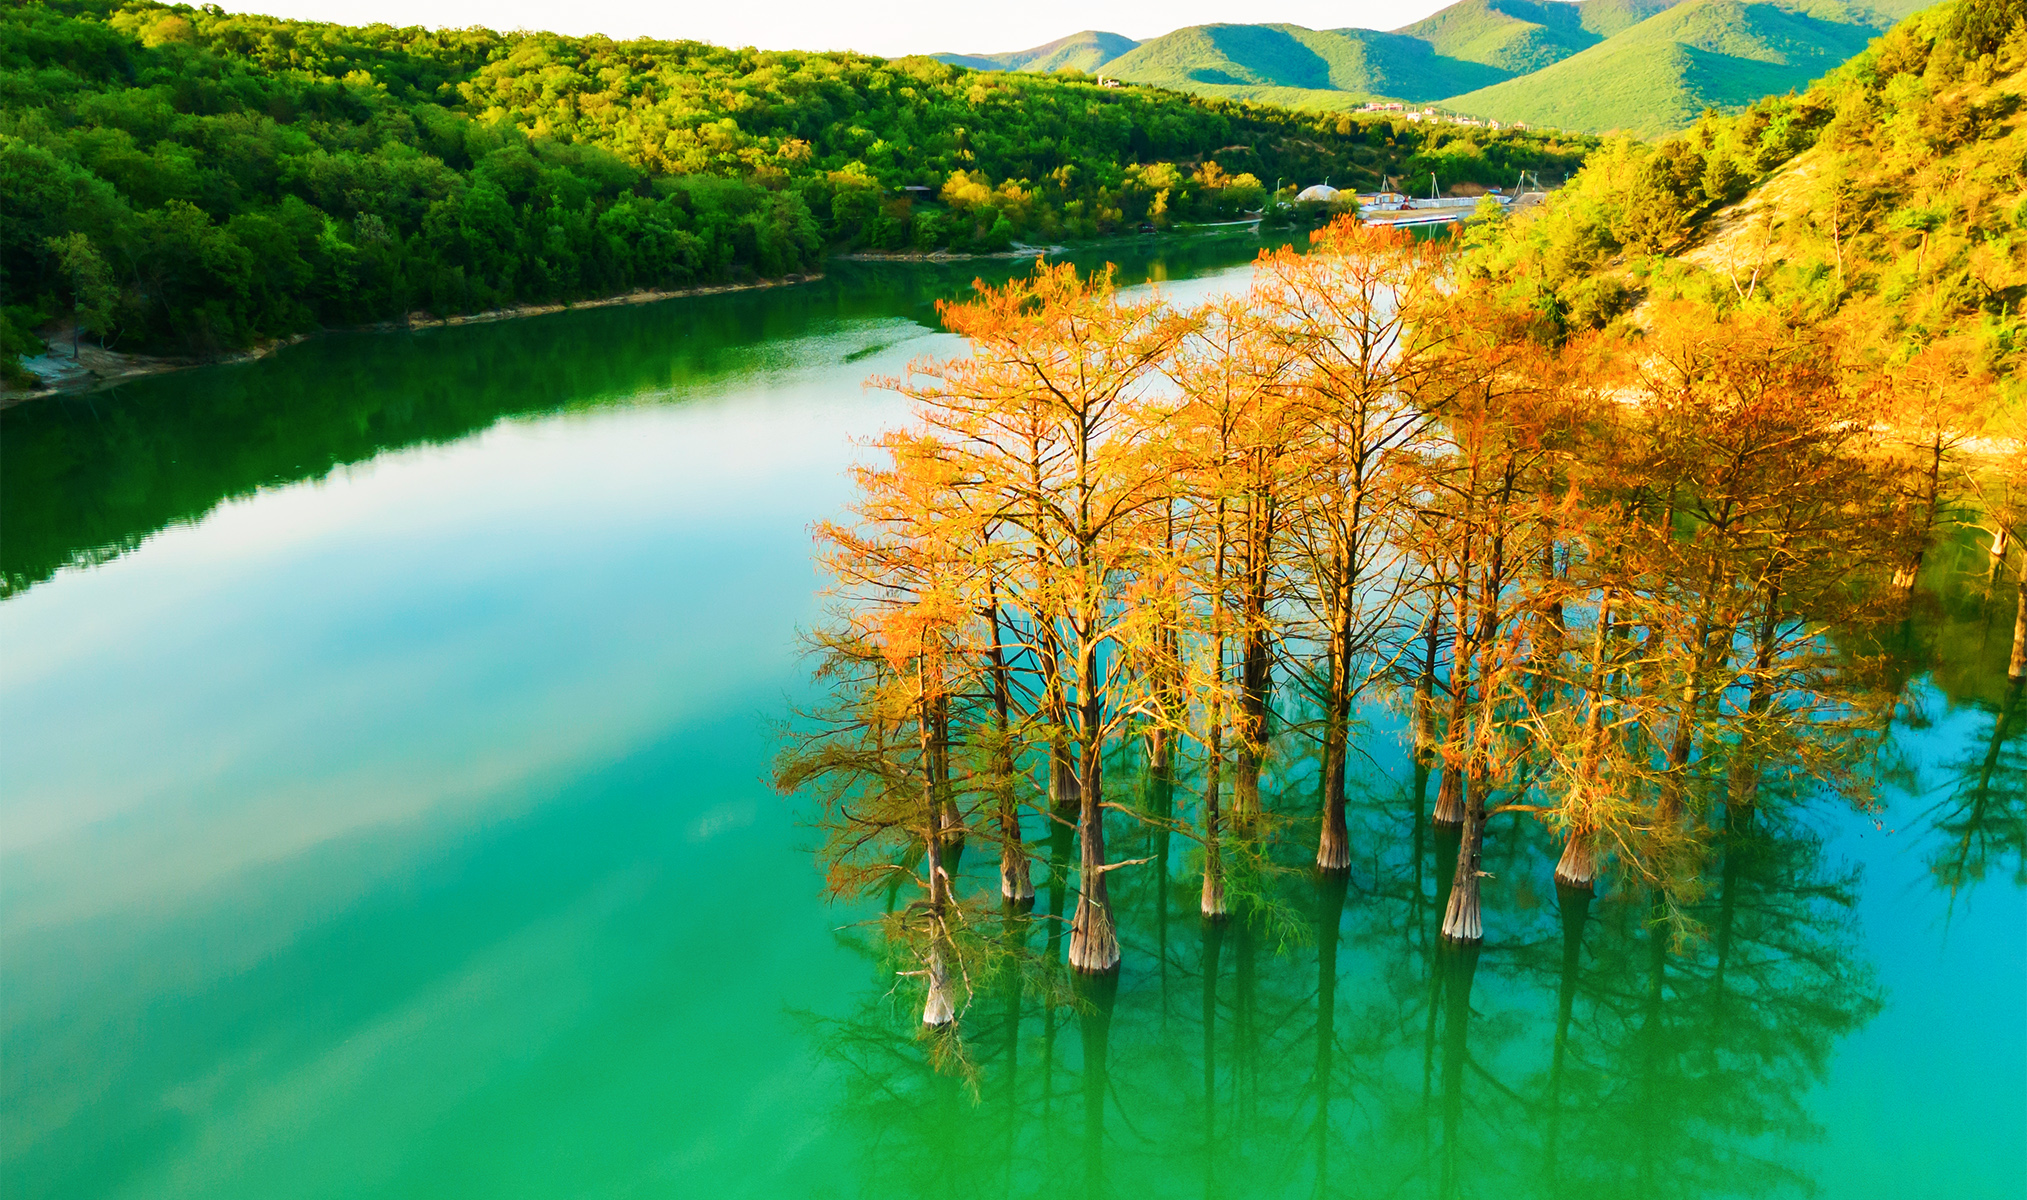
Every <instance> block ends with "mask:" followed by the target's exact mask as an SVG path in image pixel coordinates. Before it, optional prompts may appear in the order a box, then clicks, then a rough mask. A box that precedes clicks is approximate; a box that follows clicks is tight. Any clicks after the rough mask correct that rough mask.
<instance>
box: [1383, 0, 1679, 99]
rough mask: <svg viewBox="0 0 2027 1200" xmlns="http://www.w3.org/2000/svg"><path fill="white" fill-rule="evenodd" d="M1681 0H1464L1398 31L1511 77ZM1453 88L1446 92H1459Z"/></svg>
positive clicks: (1592, 43)
mask: <svg viewBox="0 0 2027 1200" xmlns="http://www.w3.org/2000/svg"><path fill="white" fill-rule="evenodd" d="M1680 2H1681V0H1581V3H1576V4H1569V3H1561V2H1559V0H1545V2H1543V0H1459V3H1456V4H1452V5H1451V6H1449V7H1448V8H1445V9H1443V10H1442V11H1440V12H1437V13H1434V14H1433V15H1431V16H1428V17H1426V18H1424V19H1422V20H1420V21H1417V22H1415V23H1414V24H1412V25H1404V26H1402V27H1401V28H1400V29H1399V30H1396V32H1397V33H1400V34H1403V35H1405V36H1407V37H1412V38H1417V39H1420V40H1421V41H1424V42H1427V43H1428V45H1429V47H1430V49H1431V50H1432V51H1434V52H1435V53H1436V54H1438V55H1442V56H1445V57H1448V58H1452V59H1457V60H1461V61H1464V62H1475V63H1483V64H1484V65H1486V66H1490V67H1496V68H1498V69H1500V70H1502V71H1505V72H1507V73H1508V74H1509V75H1525V74H1528V73H1530V72H1533V71H1539V70H1541V69H1542V68H1543V67H1546V66H1549V65H1550V64H1552V63H1557V62H1560V61H1562V60H1563V59H1565V58H1568V57H1570V56H1571V55H1574V54H1578V53H1580V52H1582V51H1584V50H1588V49H1590V48H1591V47H1592V46H1595V45H1597V44H1598V43H1599V42H1601V41H1603V40H1605V39H1606V38H1608V37H1611V36H1612V35H1614V34H1616V33H1619V32H1620V31H1622V30H1625V29H1629V28H1631V27H1632V26H1634V25H1637V24H1639V23H1640V22H1641V21H1643V20H1646V19H1647V18H1648V17H1650V16H1653V15H1654V14H1655V13H1657V12H1660V11H1662V10H1663V9H1666V8H1668V7H1670V6H1672V5H1674V4H1678V3H1680ZM1458 90H1462V89H1455V88H1453V89H1451V91H1450V92H1448V93H1446V95H1455V94H1456V92H1457V91H1458Z"/></svg>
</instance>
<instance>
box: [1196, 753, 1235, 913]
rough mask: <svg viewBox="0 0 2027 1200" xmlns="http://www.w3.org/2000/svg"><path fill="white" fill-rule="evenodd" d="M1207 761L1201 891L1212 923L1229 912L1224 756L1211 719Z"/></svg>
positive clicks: (1206, 911)
mask: <svg viewBox="0 0 2027 1200" xmlns="http://www.w3.org/2000/svg"><path fill="white" fill-rule="evenodd" d="M1209 741H1210V757H1209V760H1208V761H1207V762H1205V764H1204V814H1203V816H1204V890H1203V904H1202V907H1203V914H1204V916H1206V917H1208V918H1210V919H1211V920H1213V921H1222V920H1224V919H1225V916H1226V914H1227V912H1228V911H1229V910H1228V909H1227V908H1226V907H1225V860H1224V831H1223V829H1222V828H1221V826H1222V824H1223V821H1224V817H1223V814H1222V813H1221V812H1220V811H1219V809H1218V788H1219V786H1220V780H1219V776H1220V775H1221V774H1222V772H1223V769H1224V761H1223V760H1224V753H1223V747H1222V746H1221V743H1222V741H1223V730H1222V729H1220V728H1219V727H1218V725H1217V724H1216V723H1215V718H1213V724H1212V725H1211V732H1210V738H1209Z"/></svg>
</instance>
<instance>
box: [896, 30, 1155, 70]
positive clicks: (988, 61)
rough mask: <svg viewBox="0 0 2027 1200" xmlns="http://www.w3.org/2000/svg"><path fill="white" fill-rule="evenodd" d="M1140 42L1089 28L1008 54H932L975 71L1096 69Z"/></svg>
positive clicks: (939, 59)
mask: <svg viewBox="0 0 2027 1200" xmlns="http://www.w3.org/2000/svg"><path fill="white" fill-rule="evenodd" d="M1139 44H1140V43H1139V42H1136V41H1134V40H1133V39H1132V38H1130V37H1124V36H1121V35H1120V34H1116V33H1106V32H1104V31H1102V30H1097V29H1086V30H1083V31H1081V32H1079V33H1073V34H1071V35H1070V36H1069V37H1062V38H1057V39H1056V40H1055V41H1053V42H1048V43H1046V44H1044V45H1040V46H1036V47H1033V48H1032V49H1028V50H1014V51H1009V52H1008V53H1005V54H932V55H930V57H931V58H934V59H936V60H937V61H938V62H946V63H949V64H950V65H951V66H953V67H970V68H971V69H972V70H974V71H1039V72H1043V73H1047V72H1049V71H1061V70H1064V69H1066V68H1068V69H1072V70H1078V71H1084V72H1087V73H1094V72H1096V71H1097V70H1098V68H1099V67H1102V66H1104V65H1105V64H1106V63H1109V62H1111V61H1112V60H1113V59H1115V58H1118V57H1119V56H1120V55H1122V54H1125V53H1127V52H1128V51H1130V50H1132V49H1133V48H1134V47H1135V46H1138V45H1139Z"/></svg>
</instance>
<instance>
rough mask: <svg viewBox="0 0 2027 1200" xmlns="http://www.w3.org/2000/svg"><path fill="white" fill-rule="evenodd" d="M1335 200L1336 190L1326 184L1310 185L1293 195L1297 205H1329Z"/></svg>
mask: <svg viewBox="0 0 2027 1200" xmlns="http://www.w3.org/2000/svg"><path fill="white" fill-rule="evenodd" d="M1336 199H1337V189H1336V188H1334V187H1331V186H1330V185H1329V184H1327V183H1312V184H1310V185H1309V186H1308V187H1306V188H1303V189H1302V190H1301V191H1299V192H1297V193H1295V203H1297V204H1308V203H1312V202H1313V203H1316V204H1329V203H1331V202H1332V201H1334V200H1336Z"/></svg>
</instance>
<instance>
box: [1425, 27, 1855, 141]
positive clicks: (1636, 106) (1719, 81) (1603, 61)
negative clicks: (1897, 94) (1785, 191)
mask: <svg viewBox="0 0 2027 1200" xmlns="http://www.w3.org/2000/svg"><path fill="white" fill-rule="evenodd" d="M1884 24H1885V22H1884V21H1883V20H1882V19H1881V16H1880V14H1878V13H1877V12H1875V11H1872V10H1852V9H1847V8H1844V7H1842V6H1840V5H1836V4H1833V3H1819V4H1814V5H1810V6H1808V8H1807V9H1806V10H1805V9H1803V8H1802V7H1801V6H1793V7H1790V6H1788V5H1785V4H1776V3H1741V2H1740V0H1685V2H1684V3H1681V4H1677V5H1675V6H1674V7H1672V8H1669V9H1666V10H1664V11H1662V12H1659V13H1656V14H1655V15H1654V16H1651V17H1649V18H1647V19H1646V20H1644V21H1642V22H1640V23H1639V24H1637V25H1634V26H1633V27H1631V28H1630V29H1626V30H1624V31H1622V32H1620V33H1618V34H1616V35H1614V36H1612V37H1609V38H1606V39H1605V40H1603V41H1601V42H1599V43H1597V44H1596V45H1594V46H1591V47H1590V48H1588V49H1586V50H1584V51H1582V52H1581V53H1578V54H1575V55H1572V56H1570V57H1568V58H1565V59H1562V60H1561V61H1559V62H1556V63H1553V64H1550V65H1549V66H1547V67H1544V68H1542V69H1541V70H1538V71H1535V72H1533V73H1531V74H1527V75H1522V76H1518V77H1515V78H1513V79H1509V80H1506V81H1504V82H1502V83H1497V84H1493V85H1492V86H1490V87H1485V88H1481V89H1479V90H1476V91H1471V92H1467V93H1464V94H1461V95H1456V96H1452V97H1451V98H1450V99H1449V100H1447V101H1445V105H1446V106H1447V107H1450V108H1454V109H1457V110H1458V111H1460V112H1465V113H1471V114H1475V115H1478V116H1484V117H1491V118H1494V119H1497V120H1504V121H1525V122H1528V123H1530V124H1542V125H1560V126H1564V127H1566V128H1571V129H1584V130H1591V131H1604V130H1613V129H1616V130H1623V131H1625V132H1628V133H1634V134H1640V135H1642V136H1647V135H1653V134H1658V133H1665V132H1667V131H1669V130H1673V129H1680V128H1682V127H1683V126H1685V125H1687V124H1689V123H1690V122H1691V121H1694V120H1695V119H1696V116H1697V114H1698V113H1701V112H1702V111H1703V110H1704V109H1706V108H1718V109H1733V108H1738V107H1740V106H1742V105H1745V104H1749V103H1751V102H1752V101H1754V100H1757V99H1759V98H1760V97H1761V96H1766V95H1771V94H1776V93H1780V92H1785V91H1788V90H1790V89H1793V88H1798V87H1803V86H1806V85H1807V84H1808V83H1809V82H1810V81H1811V80H1813V79H1815V78H1817V77H1818V76H1821V75H1823V74H1825V73H1826V72H1828V71H1829V70H1830V69H1831V68H1833V67H1835V66H1837V65H1838V64H1839V63H1842V62H1843V61H1845V60H1846V59H1848V58H1851V57H1852V56H1853V55H1856V54H1858V53H1859V52H1861V51H1863V50H1864V49H1865V47H1866V45H1867V43H1869V42H1870V41H1871V40H1872V39H1873V38H1874V37H1877V36H1878V35H1879V34H1880V33H1881V32H1882V31H1883V29H1882V26H1883V25H1884Z"/></svg>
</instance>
